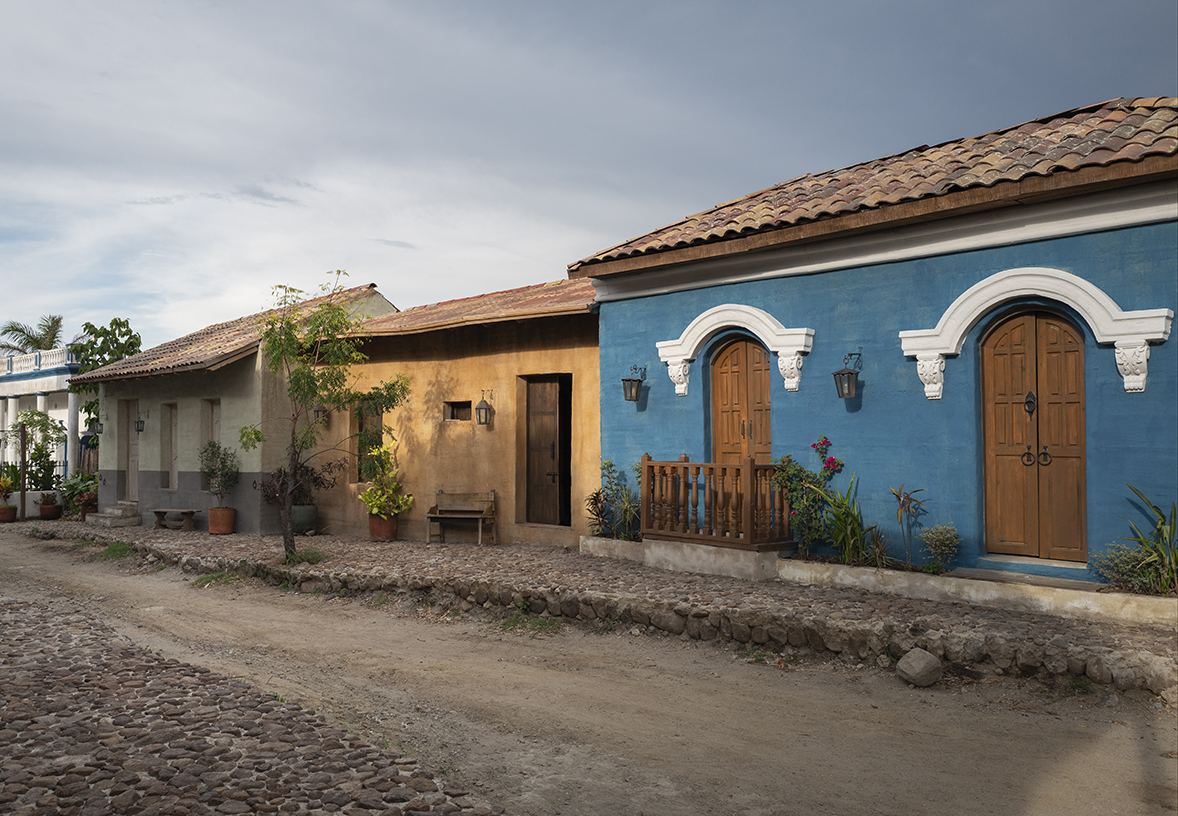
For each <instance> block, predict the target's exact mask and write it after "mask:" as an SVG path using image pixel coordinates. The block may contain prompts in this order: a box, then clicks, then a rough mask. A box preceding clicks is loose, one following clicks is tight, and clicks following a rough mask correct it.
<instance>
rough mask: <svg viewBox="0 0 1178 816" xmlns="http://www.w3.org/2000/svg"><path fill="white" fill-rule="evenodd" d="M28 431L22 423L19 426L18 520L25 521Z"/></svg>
mask: <svg viewBox="0 0 1178 816" xmlns="http://www.w3.org/2000/svg"><path fill="white" fill-rule="evenodd" d="M28 453H29V431H28V429H27V428H25V426H24V423H23V422H22V423H21V426H20V520H21V521H25V520H26V518H27V516H26V512H25V479H27V478H28V467H27V461H28Z"/></svg>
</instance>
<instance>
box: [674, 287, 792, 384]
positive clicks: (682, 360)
mask: <svg viewBox="0 0 1178 816" xmlns="http://www.w3.org/2000/svg"><path fill="white" fill-rule="evenodd" d="M728 329H743V330H744V331H747V332H749V333H750V334H752V335H753V336H754V337H756V338H757V339H758V340H760V341H761V342H762V343H764V345H765V348H767V349H769V351H771V352H775V353H776V354H777V370H778V371H779V372H781V376H782V377H783V378H784V379H785V390H786V391H797V390H798V384H799V383H800V382H801V376H802V374H801V372H802V355H803V354H806V353H808V352H809V351H810V347H811V346H812V345H813V343H814V330H813V329H787V328H786V327H785V326H783V325H781V323H780V321H778V320H777V318H775V317H774V316H773V315H771V314H769V313H768V312H766V311H764V310H763V309H758V308H756V307H755V306H745V305H743V304H740V303H725V304H724V305H722V306H715V307H713V308H711V309H708V310H707V311H706V312H703V313H701V314H700V315H699V316H698V317H696V318H695V320H692V321H691V323H690V324H688V326H687V328H686V329H684V330H683V334H681V335H679V338H678V339H676V340H664V341H663V342H661V343H656V344H655V345H656V346H657V347H658V350H659V359H660V360H662V361H663V362H664V363H666V364H667V374H668V375H669V376H670V377H671V381H672V382H673V383H675V393H676V394H678V395H679V396H681V397H682V396H684V395H686V394H687V380H688V371H689V370H690V366H691V362H692V360H694V359H695V358H696V357H698V356H699V353H700V352H701V351H703V348H704V346H705V345H706V344H707V343H708V341H709V340H711V339H712V338H713V337H715V336H716V335H717V334H719V333H720V332H722V331H725V330H728Z"/></svg>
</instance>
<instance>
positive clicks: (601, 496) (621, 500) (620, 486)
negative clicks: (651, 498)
mask: <svg viewBox="0 0 1178 816" xmlns="http://www.w3.org/2000/svg"><path fill="white" fill-rule="evenodd" d="M635 471H636V473H639V474H640V471H639V470H638V466H635ZM639 505H640V499H639V496H637V495H635V493H634V490H633V489H632V488H631V487H630V486H629V485H627V484H626V478H625V476H623V475H622V474H621V473H619V472H618V468H617V466H616V465H615V464H614V463H613V460H611V459H606V460H605V461H603V462H602V463H601V487H599V488H598V489H597V490H594V491H593V492H592V493H590V494H589V496H588V498H586V499H585V509H586V511H588V513H589V532H590V533H592V534H593V535H595V536H604V537H606V538H617V539H622V540H623V541H638V540H640V539H641V538H642V534H641V532H640V531H639V529H638V528H639V525H640V522H641V513H640V510H641V507H640V506H639Z"/></svg>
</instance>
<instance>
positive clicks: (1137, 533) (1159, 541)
mask: <svg viewBox="0 0 1178 816" xmlns="http://www.w3.org/2000/svg"><path fill="white" fill-rule="evenodd" d="M1128 488H1129V489H1130V490H1132V491H1133V492H1134V493H1136V494H1137V498H1139V499H1141V501H1142V503H1143V504H1145V506H1146V507H1148V508H1149V511H1150V512H1151V513H1153V517H1154V528H1153V531H1152V532H1150V533H1149V534H1145V533H1143V532H1141V530H1140V529H1138V527H1137V525H1136V524H1134V523H1133V522H1129V526H1130V527H1131V528H1133V532H1134V535H1131V536H1126V537H1125V540H1126V541H1135V542H1137V545H1138V546H1139V547H1141V548H1143V549H1144V550H1145V551H1146V552H1147V555H1146V557H1145V558H1144V559H1143V560H1142V562H1141V565H1142V567H1143V568H1145V569H1146V570H1147V572H1148V575H1149V583H1150V586H1151V589H1152V590H1153V591H1154V592H1157V593H1158V594H1160V595H1161V594H1165V593H1167V592H1173V591H1174V590H1175V589H1178V544H1176V543H1175V540H1174V534H1175V526H1176V525H1175V522H1176V521H1178V515H1176V514H1175V504H1174V502H1170V517H1169V518H1168V519H1167V518H1166V514H1165V513H1163V512H1162V508H1160V507H1158V506H1157V505H1156V504H1154V503H1153V502H1151V501H1150V500H1149V499H1147V498H1146V496H1145V494H1144V493H1142V492H1141V491H1140V490H1138V489H1137V488H1135V487H1134V486H1133V485H1128Z"/></svg>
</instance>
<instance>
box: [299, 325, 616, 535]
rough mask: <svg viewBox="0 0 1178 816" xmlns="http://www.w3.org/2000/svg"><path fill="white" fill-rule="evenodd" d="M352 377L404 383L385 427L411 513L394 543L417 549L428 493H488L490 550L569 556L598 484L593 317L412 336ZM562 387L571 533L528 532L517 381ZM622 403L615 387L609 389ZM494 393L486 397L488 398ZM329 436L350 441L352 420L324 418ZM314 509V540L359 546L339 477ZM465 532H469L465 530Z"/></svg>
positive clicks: (359, 508)
mask: <svg viewBox="0 0 1178 816" xmlns="http://www.w3.org/2000/svg"><path fill="white" fill-rule="evenodd" d="M366 353H367V354H368V355H369V361H368V362H367V363H365V364H364V365H362V366H360V367H358V369H357V371H358V372H359V373H360V375H361V381H360V383H359V385H360V387H361V388H363V387H367V386H370V385H372V384H374V383H376V382H379V381H381V380H383V379H389V378H392V377H394V376H395V375H397V374H404V375H405V376H406V377H408V378H409V383H410V392H409V398H408V401H407V402H406V403H405V404H404V405H403V406H402V407H401V408H399V409H398V410H397V411H395V412H393V413H392V414H390V415H387V416H386V417H385V424H386V425H389V426H392V428H393V429H394V435H395V437H396V440H397V441H396V450H397V458H398V462H399V464H400V467H401V475H402V478H403V480H404V484H405V490H406V491H407V492H409V493H411V494H413V496H414V499H415V500H414V505H413V508H412V509H411V510H409V511H408V512H407V513H403V514H401V516H400V530H399V537H400V538H403V539H409V540H420V541H424V540H426V539H427V538H428V529H427V524H426V520H425V513H426V511H427V510H428V509H429V507H430V506H431V505H432V504H433V503H434V498H435V494H436V492H437V491H438V490H446V491H448V492H475V491H486V490H494V491H495V492H496V500H497V513H498V519H499V520H498V525H497V528H498V539H499V541H500V542H501V543H516V542H518V543H523V544H552V545H560V546H572V545H574V544H576V543H577V541H578V537H579V536H580V535H582V534H585V533H587V532H588V530H587V523H586V517H585V497H586V496H587V495H588V494H589V493H590V492H591V491H593V490H595V489H596V488H597V486H598V484H599V483H600V459H601V456H600V453H601V449H600V443H599V435H600V431H599V429H600V423H599V416H600V413H599V412H600V399H599V391H600V388H599V376H598V361H597V317H596V315H574V316H565V317H551V318H538V319H533V320H527V321H521V322H510V323H497V324H490V325H486V326H469V327H462V328H456V329H448V330H441V331H432V332H426V333H423V334H414V335H405V336H391V337H376V338H373V339H372V340H371V341H370V342H369V343H368V344H367V348H366ZM552 374H570V375H572V406H571V417H572V455H571V471H572V487H571V493H570V505H571V511H572V524H571V526H560V525H542V524H528V523H526V522H525V521H524V519H525V505H524V501H525V496H524V489H525V479H524V474H525V473H526V467H527V464H526V458H525V449H524V445H525V443H526V432H525V427H526V426H525V422H526V405H525V404H524V399H523V398H522V396H521V394H523V393H526V389H525V387H524V383H526V378H528V377H538V376H544V375H552ZM484 390H485V391H487V392H488V394H487V401H488V402H490V403H491V405H492V407H493V409H494V416H493V420H492V423H491V424H490V425H489V426H485V427H480V426H478V425H477V424H476V423H475V421H474V418H473V416H472V418H471V419H470V420H469V421H447V420H445V419H444V418H443V404H444V403H445V402H466V401H469V402H470V403H471V405H472V407H473V406H475V405H477V404H478V402H479V400H480V398H481V397H482V394H483V391H484ZM617 390H618V392H619V393H618V399H619V400H621V387H620V386H618V388H617ZM492 392H493V394H492ZM329 421H330V426H329V431H328V433H329V436H330V438H331V439H332V440H339V439H341V438H342V437H343V435H344V434H345V433H347V432H351V431H353V430H354V419H352V418H347V417H340V416H338V415H335V414H333V415H332V416H331V417H330V420H329ZM342 482H346V484H341V486H340V487H337V488H336V489H335V490H332V491H325V492H324V493H321V494H320V495H319V497H318V504H319V513H320V519H321V521H322V522H324V523H325V524H326V530H325V532H332V533H350V534H366V533H367V527H368V518H367V511H366V510H365V508H364V505H363V504H362V503H361V502H360V501H359V499H358V498H357V496H358V495H359V493H360V492H361V491H362V490H363V485H362V484H357V483H356V480H355V472H354V465H353V466H352V467H350V468H349V476H348V477H346V478H345V479H344V480H341V483H342ZM467 528H469V529H467ZM473 534H474V527H473V525H461V526H458V527H448V528H447V532H446V540H447V541H452V540H453V541H458V540H465V539H466V538H471V540H473V538H472V537H473Z"/></svg>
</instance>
